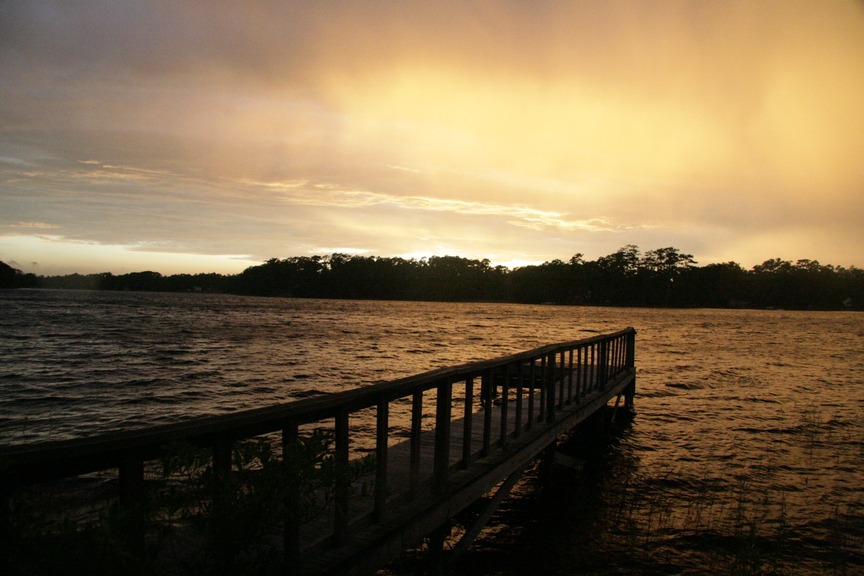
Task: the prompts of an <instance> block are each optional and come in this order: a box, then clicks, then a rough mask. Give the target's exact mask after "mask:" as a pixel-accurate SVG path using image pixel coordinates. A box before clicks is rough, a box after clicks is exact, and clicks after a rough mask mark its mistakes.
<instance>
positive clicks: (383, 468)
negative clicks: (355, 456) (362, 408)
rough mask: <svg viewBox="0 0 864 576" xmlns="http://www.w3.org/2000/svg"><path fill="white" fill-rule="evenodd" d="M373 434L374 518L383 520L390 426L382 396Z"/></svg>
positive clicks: (385, 400) (387, 404) (386, 407)
mask: <svg viewBox="0 0 864 576" xmlns="http://www.w3.org/2000/svg"><path fill="white" fill-rule="evenodd" d="M376 421H377V422H376V434H375V520H376V521H377V522H381V521H382V520H384V514H385V506H386V503H387V490H388V488H387V455H388V452H389V450H388V447H387V442H388V433H389V427H390V404H389V402H387V399H386V398H384V397H382V398H381V399H379V400H378V408H377V409H376Z"/></svg>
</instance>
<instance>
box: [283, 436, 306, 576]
mask: <svg viewBox="0 0 864 576" xmlns="http://www.w3.org/2000/svg"><path fill="white" fill-rule="evenodd" d="M299 438H300V431H299V428H298V426H297V423H296V422H292V421H290V420H289V421H287V422H285V425H284V427H283V428H282V466H283V467H284V470H285V503H284V506H285V526H284V528H283V533H282V541H283V548H284V554H285V565H286V568H287V570H288V574H297V573H299V566H298V565H297V564H298V562H299V561H300V504H301V502H300V491H301V489H302V486H299V485H298V484H297V479H298V477H299V472H300V470H298V469H296V468H295V467H296V466H299V465H300V463H298V462H294V461H293V454H292V452H293V451H294V450H295V449H296V447H297V442H298V441H299Z"/></svg>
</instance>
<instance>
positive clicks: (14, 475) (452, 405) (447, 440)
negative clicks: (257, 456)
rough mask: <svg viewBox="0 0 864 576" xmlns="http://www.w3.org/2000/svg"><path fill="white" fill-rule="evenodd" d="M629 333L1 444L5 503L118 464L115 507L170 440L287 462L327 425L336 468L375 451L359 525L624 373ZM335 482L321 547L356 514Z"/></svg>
mask: <svg viewBox="0 0 864 576" xmlns="http://www.w3.org/2000/svg"><path fill="white" fill-rule="evenodd" d="M635 334H636V332H635V330H634V329H632V328H627V329H625V330H621V331H619V332H616V333H613V334H607V335H599V336H596V337H592V338H587V339H582V340H575V341H570V342H563V343H557V344H549V345H546V346H542V347H539V348H535V349H533V350H529V351H525V352H520V353H517V354H512V355H509V356H505V357H501V358H496V359H492V360H483V361H479V362H471V363H467V364H463V365H460V366H455V367H449V368H442V369H437V370H432V371H429V372H425V373H423V374H419V375H415V376H409V377H406V378H400V379H397V380H393V381H389V382H384V383H379V384H375V385H370V386H367V387H361V388H356V389H352V390H347V391H344V392H338V393H333V394H328V395H323V396H318V397H313V398H307V399H302V400H297V401H293V402H290V403H287V404H282V405H277V406H270V407H265V408H259V409H252V410H245V411H242V412H235V413H229V414H223V415H218V416H208V417H202V418H196V419H192V420H189V421H186V422H182V423H177V424H169V425H162V426H154V427H151V428H147V429H141V430H131V431H123V432H117V433H114V434H109V435H101V436H96V437H93V438H83V439H77V440H67V441H54V442H43V443H37V444H30V445H7V446H0V482H2V485H3V495H4V497H5V498H6V500H7V506H6V508H8V501H9V499H11V498H13V497H14V494H15V492H16V491H18V490H20V489H22V488H26V487H27V486H30V485H33V484H36V483H41V482H46V481H54V480H62V479H64V478H69V477H74V476H80V475H85V474H90V473H95V472H105V471H112V470H116V471H117V472H116V475H117V480H118V482H117V485H118V487H119V489H118V498H119V500H120V502H121V503H124V502H126V503H128V502H134V501H135V499H136V497H137V496H138V495H139V494H140V493H141V490H142V486H143V485H144V480H145V468H146V466H147V465H148V462H153V461H155V460H158V459H160V458H165V457H166V456H167V455H168V453H169V447H171V446H173V445H176V444H177V443H187V444H191V445H194V446H197V447H199V448H206V449H208V450H210V451H211V456H210V466H211V467H212V469H213V470H214V471H215V472H217V473H220V474H230V473H231V470H232V457H231V454H232V447H234V446H235V445H236V444H237V443H239V442H242V441H244V440H247V439H251V438H255V437H260V436H263V435H272V434H274V433H281V444H282V449H283V455H284V456H285V458H288V457H289V454H290V447H291V446H292V445H294V444H295V443H296V442H297V441H298V438H300V437H301V436H302V434H303V433H304V430H308V428H309V427H310V426H315V427H325V428H327V429H329V430H331V431H332V437H333V439H334V447H333V453H334V458H335V460H336V462H337V463H340V464H347V463H348V462H349V461H351V460H353V458H352V455H356V454H357V452H356V450H357V449H358V448H360V447H361V446H360V444H365V446H363V448H364V450H366V453H369V454H374V474H373V476H374V481H373V482H372V484H373V486H374V488H373V494H371V496H370V497H369V499H368V500H369V502H370V504H369V509H368V510H366V511H365V512H364V513H363V514H364V515H363V518H364V520H363V521H364V522H367V523H368V522H373V523H374V522H382V521H383V520H384V519H385V518H387V516H388V503H391V502H393V501H394V500H395V499H396V498H409V499H410V498H413V497H416V496H417V495H418V494H421V493H422V494H426V495H427V496H430V495H431V497H435V495H436V494H437V495H440V494H443V493H445V492H446V491H447V490H448V483H449V482H450V478H451V474H452V473H453V471H454V470H459V469H465V468H467V467H469V466H470V465H472V464H473V463H475V462H477V461H479V460H482V459H483V458H486V457H488V456H489V455H490V454H491V453H492V452H494V451H502V450H503V451H506V450H507V449H508V447H509V445H510V444H511V443H512V442H515V441H517V440H518V439H519V438H520V436H521V435H523V434H525V433H527V431H530V430H531V429H532V428H537V427H543V426H546V425H549V424H551V423H553V422H554V421H555V418H556V413H558V412H560V411H562V410H565V409H567V408H568V407H571V406H573V405H574V404H576V405H578V404H579V403H580V401H582V399H584V398H586V397H589V396H591V395H592V394H595V393H597V392H598V391H602V390H603V389H604V388H605V387H606V386H607V385H609V384H610V383H612V382H616V381H618V380H620V379H621V378H622V377H625V376H627V375H632V374H633V373H634V372H635ZM493 406H494V407H495V410H493ZM354 418H356V419H362V421H363V422H364V425H363V426H362V428H363V433H362V435H361V433H360V432H358V431H357V430H354V429H352V423H351V422H352V419H354ZM456 434H458V435H460V437H455V435H456ZM361 436H362V437H361ZM277 442H278V440H277ZM403 448H404V450H403V452H404V454H403V455H401V456H400V453H399V450H401V449H403ZM430 451H431V454H430V453H429V452H430ZM400 458H401V459H402V460H399V459H400ZM403 461H404V462H403ZM334 482H335V484H336V485H335V486H334V487H333V493H334V494H335V503H334V505H333V510H332V512H333V514H332V515H331V518H330V520H329V524H330V527H329V528H328V529H327V530H325V535H324V536H323V537H317V536H316V538H317V541H318V542H319V545H320V542H321V541H322V540H323V541H326V545H327V546H331V547H332V546H339V545H340V544H343V543H344V542H345V541H346V539H347V537H348V533H349V530H350V527H351V526H352V523H356V522H357V521H358V516H357V514H356V513H355V514H354V515H353V516H352V514H351V513H349V512H348V502H347V500H348V498H349V494H350V486H348V485H347V483H350V482H351V480H348V479H345V478H343V477H342V476H340V475H336V476H335V479H334ZM288 490H290V487H288ZM425 491H428V492H425ZM300 524H301V522H300V520H299V519H298V518H296V517H291V516H290V514H289V515H288V517H286V519H285V522H284V547H285V555H286V557H287V558H288V560H289V561H293V560H296V559H297V558H298V557H299V556H300V555H301V554H303V551H304V550H306V549H307V548H308V544H307V543H308V542H311V541H312V540H315V538H310V537H305V538H304V536H303V534H302V533H301V526H300ZM309 530H312V528H309ZM315 530H319V528H317V527H316V528H315ZM142 537H143V536H142Z"/></svg>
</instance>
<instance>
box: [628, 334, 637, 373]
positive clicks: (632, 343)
mask: <svg viewBox="0 0 864 576" xmlns="http://www.w3.org/2000/svg"><path fill="white" fill-rule="evenodd" d="M635 366H636V331H635V330H633V331H631V332H630V333H629V334H627V368H634V367H635Z"/></svg>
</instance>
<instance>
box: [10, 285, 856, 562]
mask: <svg viewBox="0 0 864 576" xmlns="http://www.w3.org/2000/svg"><path fill="white" fill-rule="evenodd" d="M626 326H634V327H635V328H636V329H637V331H638V336H637V346H636V350H637V352H636V363H637V396H636V409H637V415H636V418H635V420H634V421H633V422H632V423H631V424H630V425H628V426H626V427H624V428H622V429H620V430H618V431H616V432H615V433H614V434H613V436H612V437H611V438H610V439H609V441H608V442H607V443H606V444H605V447H604V448H603V449H602V450H600V451H599V453H593V454H591V455H590V456H586V455H584V454H582V453H581V452H577V455H579V456H580V458H584V459H585V462H586V465H585V470H584V471H583V472H582V473H581V474H575V473H574V474H571V473H561V474H559V477H558V478H556V482H554V483H553V484H552V485H551V486H550V487H547V488H544V489H541V488H540V486H539V482H538V481H537V479H536V476H534V475H532V474H529V475H527V477H526V479H525V480H524V481H523V482H522V483H521V484H520V486H519V487H517V489H516V491H515V494H514V497H513V498H511V499H510V500H508V502H507V503H506V505H505V506H504V507H503V508H502V510H501V511H500V512H499V513H498V514H497V515H496V517H495V519H494V520H493V522H492V523H491V524H490V526H489V527H488V528H487V529H486V530H485V531H484V533H483V535H482V536H481V538H480V539H479V540H478V541H477V543H476V544H475V545H474V546H473V547H472V549H471V550H470V551H469V552H468V553H467V554H466V555H465V556H464V557H463V558H462V559H461V560H460V561H459V562H458V563H457V564H455V565H454V566H453V570H454V572H456V573H465V574H470V573H484V574H522V573H525V572H526V571H527V572H538V571H542V572H545V573H550V574H622V573H623V574H705V573H726V574H731V573H735V574H768V573H774V574H861V573H864V472H862V469H864V315H862V314H860V313H845V312H787V311H777V310H771V311H768V310H760V311H753V310H706V309H698V310H662V309H639V308H630V309H628V308H587V307H563V306H522V305H510V304H469V303H465V304H462V303H457V304H453V303H446V304H444V303H426V302H420V303H418V302H370V301H338V300H336V301H328V300H294V299H259V298H241V297H232V296H223V295H208V294H144V293H108V292H75V291H38V290H33V291H26V290H18V291H0V443H4V444H10V443H29V442H37V441H41V440H48V439H52V440H54V439H63V438H73V437H82V436H86V435H91V434H98V433H103V432H109V431H113V430H117V429H121V428H134V427H141V426H148V425H152V424H155V423H167V422H176V421H178V420H182V419H186V418H190V417H193V416H196V415H203V414H214V413H224V412H228V411H234V410H239V409H244V408H252V407H257V406H265V405H270V404H273V403H278V402H285V401H290V400H292V399H297V398H303V397H306V396H309V395H310V394H316V393H321V392H332V391H338V390H344V389H347V388H352V387H356V386H364V385H369V384H373V383H375V382H379V381H383V380H389V379H393V378H397V377H400V376H406V375H410V374H415V373H418V372H422V371H426V370H429V369H432V368H439V367H443V366H449V365H454V364H459V363H463V362H467V361H471V360H479V359H486V358H491V357H496V356H503V355H506V354H510V353H514V352H518V351H521V350H526V349H529V348H534V347H536V346H539V345H542V344H547V343H551V342H560V341H567V340H574V339H578V338H582V337H588V336H592V335H594V334H597V333H603V332H611V331H616V330H618V329H621V328H624V327H626ZM577 448H578V447H575V448H573V449H574V450H577ZM394 570H395V571H397V572H399V571H400V570H401V571H402V572H404V573H410V571H411V570H413V568H412V566H411V565H410V564H406V565H404V566H402V567H400V566H398V565H397V567H396V568H394Z"/></svg>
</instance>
